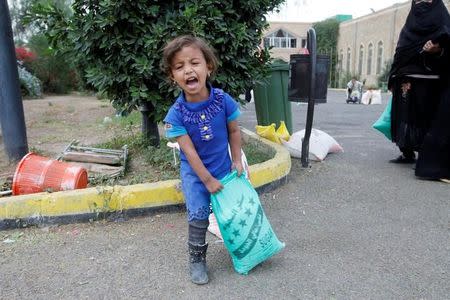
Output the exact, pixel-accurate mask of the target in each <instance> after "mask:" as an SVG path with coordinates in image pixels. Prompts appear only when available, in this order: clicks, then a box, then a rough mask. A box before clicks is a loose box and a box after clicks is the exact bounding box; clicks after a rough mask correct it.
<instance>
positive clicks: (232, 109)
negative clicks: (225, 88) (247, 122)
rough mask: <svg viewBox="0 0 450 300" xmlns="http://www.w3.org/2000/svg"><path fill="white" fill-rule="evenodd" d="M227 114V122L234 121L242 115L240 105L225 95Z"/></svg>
mask: <svg viewBox="0 0 450 300" xmlns="http://www.w3.org/2000/svg"><path fill="white" fill-rule="evenodd" d="M225 112H226V117H227V122H231V121H234V120H236V119H237V118H238V117H239V116H240V115H241V111H240V110H239V105H238V103H237V102H236V101H235V100H234V99H233V98H232V97H231V96H230V95H228V94H225Z"/></svg>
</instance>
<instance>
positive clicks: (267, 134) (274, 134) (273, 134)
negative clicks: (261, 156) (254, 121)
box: [256, 121, 290, 144]
mask: <svg viewBox="0 0 450 300" xmlns="http://www.w3.org/2000/svg"><path fill="white" fill-rule="evenodd" d="M256 133H257V134H258V135H259V136H261V137H263V138H266V139H268V140H270V141H272V142H274V143H277V144H281V139H282V140H285V141H288V140H289V138H290V135H289V131H288V129H287V127H286V124H285V123H284V121H280V127H278V129H276V130H275V123H272V124H270V125H268V126H261V125H256Z"/></svg>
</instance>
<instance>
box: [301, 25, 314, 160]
mask: <svg viewBox="0 0 450 300" xmlns="http://www.w3.org/2000/svg"><path fill="white" fill-rule="evenodd" d="M308 51H309V57H310V71H311V82H310V86H309V99H308V112H307V114H306V127H305V137H304V138H303V142H302V156H301V161H302V167H304V168H307V167H309V138H310V137H311V130H312V124H313V117H314V102H315V99H314V98H315V88H316V62H317V56H316V32H315V30H314V29H313V28H310V29H309V30H308Z"/></svg>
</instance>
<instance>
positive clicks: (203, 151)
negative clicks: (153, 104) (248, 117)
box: [164, 88, 240, 179]
mask: <svg viewBox="0 0 450 300" xmlns="http://www.w3.org/2000/svg"><path fill="white" fill-rule="evenodd" d="M239 115H240V111H239V106H238V104H237V103H236V101H235V100H234V99H233V98H232V97H231V96H230V95H228V94H227V93H225V92H224V91H222V90H220V89H216V88H210V95H209V98H208V99H207V100H205V101H201V102H187V101H186V99H185V98H184V93H181V94H180V96H179V97H178V98H177V100H176V101H175V103H174V104H173V105H172V107H171V108H170V110H169V112H168V113H167V116H166V117H165V118H164V123H165V124H166V126H165V127H166V137H168V138H174V137H178V136H182V135H185V134H187V135H189V137H190V138H191V140H192V143H193V144H194V147H195V149H196V151H197V153H198V155H199V156H200V159H201V161H202V162H203V164H204V165H205V167H206V168H207V169H208V171H209V172H210V173H211V175H212V176H214V177H215V178H217V179H221V178H222V177H224V176H225V175H226V174H228V173H229V172H230V169H231V160H230V156H229V154H228V127H227V124H228V122H231V121H233V120H236V118H237V117H238V116H239ZM180 158H181V177H182V178H183V176H184V174H189V175H194V176H197V175H196V174H195V172H194V170H192V168H191V166H190V165H189V163H188V161H187V158H186V156H185V155H184V153H183V151H181V153H180Z"/></svg>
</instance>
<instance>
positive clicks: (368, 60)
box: [367, 44, 373, 75]
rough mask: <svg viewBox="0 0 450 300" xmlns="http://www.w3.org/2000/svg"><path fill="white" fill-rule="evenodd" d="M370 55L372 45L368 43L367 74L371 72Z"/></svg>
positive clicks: (371, 54)
mask: <svg viewBox="0 0 450 300" xmlns="http://www.w3.org/2000/svg"><path fill="white" fill-rule="evenodd" d="M372 56H373V45H372V44H369V47H367V75H370V74H371V73H372Z"/></svg>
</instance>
